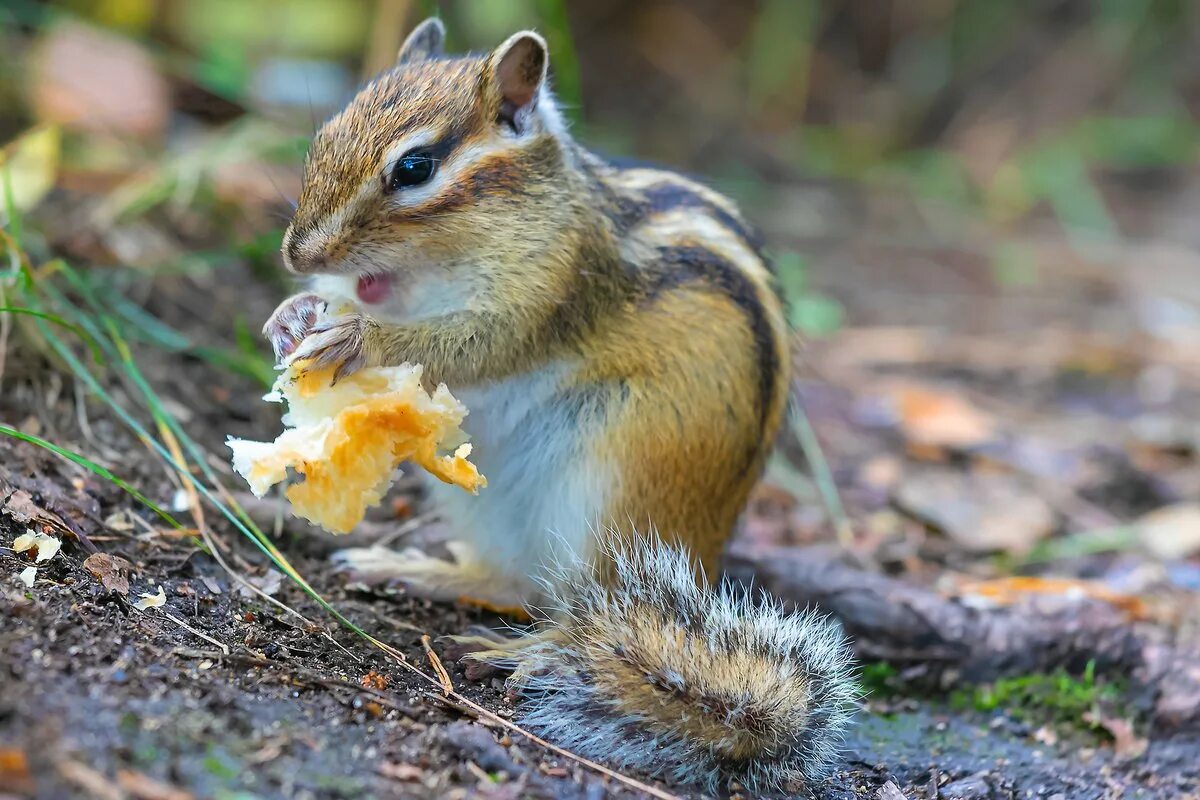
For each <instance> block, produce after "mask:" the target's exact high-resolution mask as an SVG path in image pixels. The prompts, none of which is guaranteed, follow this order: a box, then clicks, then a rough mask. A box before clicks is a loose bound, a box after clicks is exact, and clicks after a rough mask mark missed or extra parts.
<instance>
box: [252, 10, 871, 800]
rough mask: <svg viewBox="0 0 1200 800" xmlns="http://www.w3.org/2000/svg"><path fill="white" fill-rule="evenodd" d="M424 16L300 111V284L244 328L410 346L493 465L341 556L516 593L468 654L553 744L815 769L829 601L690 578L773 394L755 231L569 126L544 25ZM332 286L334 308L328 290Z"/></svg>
mask: <svg viewBox="0 0 1200 800" xmlns="http://www.w3.org/2000/svg"><path fill="white" fill-rule="evenodd" d="M444 38H445V30H444V28H443V26H442V24H441V22H439V21H438V20H436V19H430V20H426V21H425V22H424V23H422V24H421V25H420V26H419V27H417V28H416V30H415V31H413V33H412V34H411V35H410V36H409V37H408V39H407V40H406V41H405V43H404V46H403V47H402V49H401V50H400V53H399V56H398V58H397V61H396V64H395V65H394V66H393V67H392V68H391V69H389V70H388V71H386V72H384V73H383V74H382V75H380V76H378V77H377V78H375V79H374V80H373V81H372V82H370V83H369V84H367V85H366V86H365V88H363V89H362V90H361V91H360V92H359V93H358V95H357V96H356V97H354V99H353V100H352V101H351V102H350V104H349V105H348V106H347V107H346V108H345V109H344V110H342V111H341V112H340V113H338V114H337V115H336V116H334V117H333V118H332V119H330V120H329V121H328V122H327V123H326V124H325V125H324V126H323V127H322V128H321V129H320V130H319V132H318V133H317V134H316V137H315V139H314V141H313V143H312V147H311V149H310V151H309V153H308V158H307V161H306V165H305V173H304V183H303V188H302V190H301V193H300V198H299V204H298V207H297V209H296V212H295V216H294V218H293V219H292V221H291V225H290V226H289V227H288V229H287V232H286V235H285V236H284V240H283V256H284V262H285V263H286V265H287V267H288V269H289V270H291V271H292V272H294V273H297V274H299V275H305V276H310V279H309V291H307V292H305V293H302V294H299V295H296V296H294V297H291V298H289V299H288V300H285V301H284V302H283V303H282V304H281V305H280V306H279V308H278V309H277V310H276V311H275V313H274V314H273V315H272V317H271V319H270V321H268V323H267V325H266V327H265V329H264V333H265V334H266V335H267V336H268V337H269V338H270V339H271V342H272V344H273V346H274V348H275V352H276V355H277V357H278V358H279V359H282V360H287V361H291V360H299V359H311V360H312V362H313V363H314V364H315V365H316V366H323V367H331V366H332V367H336V369H337V374H338V375H345V374H348V373H350V372H353V371H354V370H357V369H360V368H362V367H365V366H384V365H398V364H402V363H405V362H411V363H420V364H423V365H424V368H425V375H426V376H427V378H428V379H429V380H430V381H431V382H434V383H437V382H444V383H446V384H447V385H448V386H449V387H450V388H451V389H452V390H453V391H454V392H455V394H456V395H457V396H459V397H460V398H461V399H462V400H463V402H464V403H465V404H466V405H467V407H468V408H470V409H471V414H470V416H469V417H468V418H467V420H466V422H465V424H464V428H465V430H466V432H467V433H468V434H469V435H470V437H471V441H472V443H473V445H474V458H475V460H476V463H477V464H478V466H479V468H480V470H481V472H483V473H484V474H485V475H487V477H488V482H489V488H488V489H486V490H485V491H484V492H482V493H481V494H480V495H479V496H477V497H475V496H469V495H467V494H466V493H463V492H461V491H458V490H455V489H454V488H452V487H446V486H442V485H440V484H438V485H433V486H431V487H430V492H431V495H432V499H433V501H434V502H435V503H436V504H437V505H438V507H439V508H440V511H441V512H442V513H443V514H444V516H445V517H446V519H447V520H448V521H449V523H450V525H451V528H452V530H453V532H454V535H455V537H456V541H454V542H453V543H452V544H451V545H450V552H451V554H452V556H453V558H454V560H453V561H450V560H442V559H436V558H433V557H430V556H427V555H423V554H421V553H419V552H415V551H412V550H408V551H405V552H393V551H390V550H386V549H383V548H358V549H351V550H344V551H342V552H341V553H340V554H339V556H338V558H340V560H341V562H342V564H343V565H344V567H345V568H346V569H347V570H348V571H350V572H351V573H354V574H356V575H357V576H359V577H361V578H363V579H367V580H396V581H400V582H402V583H404V584H406V585H408V586H409V587H410V590H411V591H413V592H414V593H417V594H423V595H425V596H428V597H432V598H437V599H442V600H455V599H459V598H462V597H469V598H472V599H476V600H478V601H481V602H483V603H486V604H488V605H490V606H493V607H497V608H502V607H513V606H524V607H526V608H529V609H533V610H534V611H532V613H534V615H535V617H537V618H538V619H540V620H541V623H540V625H538V626H537V627H536V632H534V633H530V634H526V635H524V636H518V637H516V638H514V639H504V640H499V639H497V640H490V639H489V640H486V642H487V648H486V649H484V650H481V651H478V652H475V653H473V654H471V657H473V658H476V659H482V660H484V661H489V662H492V663H497V664H501V665H504V666H507V667H509V668H512V669H513V670H514V673H513V678H512V679H511V680H512V681H513V682H514V684H515V685H516V686H517V688H518V689H520V694H521V696H522V698H523V699H522V705H521V706H520V709H521V710H520V714H521V719H522V721H523V724H524V725H525V726H526V727H527V728H529V729H531V730H532V731H534V732H537V733H540V734H541V735H543V736H545V737H546V738H548V739H550V740H552V741H554V742H556V743H558V744H560V745H562V746H564V747H567V748H569V749H571V750H573V751H575V752H577V753H579V754H581V755H585V756H588V757H591V758H594V759H597V760H600V761H604V762H607V763H609V764H612V765H613V766H615V767H617V768H620V769H626V770H630V771H635V772H638V773H640V774H642V775H644V776H646V777H650V778H655V779H661V780H665V781H669V782H673V783H676V784H680V785H690V786H698V787H700V788H701V789H702V790H704V791H709V792H720V791H723V790H725V789H726V788H727V787H728V786H729V782H730V781H737V782H739V783H740V784H741V785H742V786H744V787H746V788H747V789H749V790H751V791H772V790H778V789H788V788H791V789H795V788H797V787H803V786H806V785H807V786H811V785H812V784H813V782H814V781H817V780H820V779H821V778H822V777H823V776H825V775H826V774H828V772H829V771H830V770H831V768H832V765H833V762H834V758H835V756H836V753H837V748H838V744H839V742H840V739H841V736H842V734H843V732H844V730H845V729H846V727H847V726H848V725H849V722H850V717H851V710H852V707H853V705H854V703H855V699H856V688H855V682H854V680H853V678H852V676H851V657H850V653H849V649H848V647H847V645H846V643H845V640H844V638H843V636H842V633H841V631H840V628H838V627H837V626H836V625H835V624H834V623H832V622H829V621H827V620H825V619H824V618H822V617H820V616H817V615H815V614H813V613H787V612H785V611H784V610H782V609H781V607H780V605H779V604H778V603H777V602H774V601H771V600H770V599H768V598H765V597H761V596H758V595H755V594H753V593H751V592H749V591H745V590H741V589H734V588H730V587H727V586H720V585H717V584H713V583H710V581H714V580H715V579H716V577H717V565H718V559H719V557H720V555H721V552H722V549H723V548H724V546H725V544H726V542H727V540H728V539H729V537H730V534H731V532H732V530H733V528H734V526H735V524H736V522H737V518H738V516H739V514H740V513H741V511H742V508H743V506H744V504H745V502H746V498H747V496H748V494H749V492H750V489H751V487H752V485H753V484H754V483H755V481H756V480H757V479H758V477H759V475H760V473H761V470H762V468H763V465H764V461H765V459H766V457H767V455H768V452H769V450H770V447H771V444H772V442H773V440H774V438H775V435H776V432H777V430H778V428H779V425H780V418H781V416H782V413H783V409H784V406H785V404H786V402H787V394H788V391H787V387H788V363H789V356H788V338H787V331H786V328H785V323H784V320H783V317H782V314H781V309H780V304H779V301H778V300H777V298H776V296H775V294H774V293H773V290H772V280H771V275H770V273H769V271H768V268H767V266H766V265H765V263H764V260H763V256H762V254H761V253H760V251H759V244H758V239H757V237H756V235H755V234H754V233H753V232H752V230H751V229H750V227H749V226H748V225H747V224H746V223H745V222H744V221H743V220H742V217H741V216H740V214H739V212H738V211H737V209H736V208H735V207H734V206H733V204H732V203H731V202H730V201H729V200H727V199H726V198H724V197H722V196H721V195H719V194H717V193H715V192H713V191H711V190H709V189H707V188H705V187H704V186H702V185H700V184H698V183H695V182H692V181H690V180H687V179H685V178H683V177H680V176H679V175H676V174H674V173H671V172H666V171H662V170H658V169H646V168H630V169H626V168H621V167H617V166H613V165H612V164H610V163H608V162H606V161H605V160H603V159H601V158H599V157H597V156H596V155H593V154H592V153H590V152H588V151H587V150H585V149H584V148H583V147H581V146H580V145H579V144H577V143H576V142H575V141H574V140H573V139H572V138H571V136H570V134H569V133H568V131H567V128H566V126H565V125H564V122H563V119H562V116H561V115H560V112H559V110H558V108H557V107H556V106H555V101H554V97H553V96H552V94H551V92H550V89H549V86H548V84H547V67H548V60H549V58H548V53H547V47H546V42H545V41H544V40H543V39H542V38H541V37H540V36H539V35H538V34H536V33H534V32H531V31H525V32H521V33H517V34H515V35H513V36H512V37H510V38H509V39H508V40H507V41H506V42H504V43H503V44H502V45H500V46H499V47H498V48H497V49H495V50H494V51H492V52H491V53H488V54H486V55H482V56H478V55H465V56H448V55H445V54H444V53H443V42H444ZM334 303H337V304H339V305H341V304H343V303H350V304H352V307H353V309H354V310H353V311H351V312H350V313H345V314H342V315H340V316H335V317H322V318H319V317H318V313H319V312H321V311H323V310H324V309H325V308H331V307H332V306H333V304H334ZM433 483H435V484H436V482H433Z"/></svg>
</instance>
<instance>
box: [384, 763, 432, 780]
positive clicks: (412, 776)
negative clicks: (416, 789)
mask: <svg viewBox="0 0 1200 800" xmlns="http://www.w3.org/2000/svg"><path fill="white" fill-rule="evenodd" d="M378 769H379V774H380V775H382V776H383V777H385V778H391V779H392V780H394V781H419V780H421V778H423V777H425V771H424V770H422V769H421V768H419V767H414V766H413V765H412V764H392V763H390V762H387V761H384V762H383V763H382V764H380V765H379V768H378Z"/></svg>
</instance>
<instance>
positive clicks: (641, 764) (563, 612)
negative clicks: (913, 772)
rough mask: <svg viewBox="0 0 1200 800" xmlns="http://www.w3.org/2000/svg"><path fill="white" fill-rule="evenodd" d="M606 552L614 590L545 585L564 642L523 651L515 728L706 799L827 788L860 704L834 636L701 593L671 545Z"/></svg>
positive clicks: (733, 593) (740, 594)
mask: <svg viewBox="0 0 1200 800" xmlns="http://www.w3.org/2000/svg"><path fill="white" fill-rule="evenodd" d="M608 549H609V551H610V553H609V554H610V555H611V565H613V566H614V573H615V579H609V580H604V579H602V578H601V577H600V576H599V574H596V573H592V574H586V575H584V576H582V577H580V578H577V579H575V580H571V581H569V582H567V585H563V587H562V588H560V589H556V588H554V587H553V586H552V587H551V592H552V597H551V602H550V607H549V608H548V609H547V611H548V612H549V615H550V617H551V618H552V619H553V620H554V624H555V625H557V626H558V631H557V633H558V635H554V636H549V637H541V638H535V639H533V640H532V641H531V644H530V646H529V647H528V648H525V649H524V650H523V652H522V655H521V658H520V660H521V661H522V662H523V663H522V664H521V667H522V669H521V670H520V673H521V674H522V676H523V677H522V678H521V685H522V688H523V694H524V695H525V697H526V700H525V702H524V703H523V704H522V709H523V712H522V713H523V716H522V723H523V724H524V725H525V726H527V727H529V728H530V729H531V730H533V731H534V732H536V733H539V734H540V735H543V736H545V737H546V738H547V739H550V740H551V741H554V742H556V743H558V744H560V745H562V746H564V747H566V748H568V749H571V750H573V751H574V752H577V753H579V754H581V755H586V756H588V757H590V758H593V759H596V760H599V761H603V762H606V763H609V764H613V765H615V766H617V767H619V768H621V769H630V770H634V771H636V772H639V773H642V774H644V775H649V776H652V777H657V778H662V779H666V780H669V781H671V782H676V783H684V784H699V785H701V786H703V787H704V788H705V789H706V790H707V791H710V792H712V791H719V790H720V789H721V788H722V786H723V785H725V784H727V782H728V781H730V780H736V781H738V782H739V783H741V784H742V785H743V786H744V787H746V788H747V789H748V790H750V791H751V792H763V791H771V790H777V789H781V788H786V787H793V788H794V787H795V786H796V785H798V784H799V785H805V784H811V782H813V781H816V780H819V779H821V778H822V777H824V776H825V775H826V774H827V773H828V772H829V770H830V768H831V767H832V764H833V760H834V758H835V756H836V754H837V751H838V748H839V746H840V744H841V740H842V737H843V734H844V732H845V730H846V728H847V727H848V725H849V723H850V719H851V715H852V713H853V708H854V705H855V701H856V699H857V698H858V695H859V691H858V688H857V684H856V682H855V680H854V678H853V677H852V674H851V662H852V656H851V653H850V649H849V647H848V645H847V644H846V640H845V638H844V636H843V634H842V632H841V629H840V627H839V626H838V625H837V624H836V623H834V622H832V621H829V620H827V619H826V618H824V617H822V616H820V615H818V614H816V613H813V612H809V611H806V612H799V613H787V612H785V611H784V610H783V608H782V607H781V606H780V605H779V604H778V603H777V602H773V601H771V600H770V599H769V598H767V597H766V596H765V595H755V594H753V593H751V592H749V591H745V590H740V589H733V588H728V587H722V588H720V589H715V590H714V589H713V588H711V587H709V586H707V585H704V584H698V583H697V582H696V578H695V573H694V571H693V568H692V566H691V565H690V563H689V561H688V559H687V557H686V555H685V554H684V553H683V552H682V551H680V550H679V549H676V548H674V547H671V546H668V545H663V544H659V543H652V542H647V541H646V540H636V541H635V542H634V543H632V544H620V545H616V546H612V547H609V548H608ZM614 573H610V576H611V575H612V574H614Z"/></svg>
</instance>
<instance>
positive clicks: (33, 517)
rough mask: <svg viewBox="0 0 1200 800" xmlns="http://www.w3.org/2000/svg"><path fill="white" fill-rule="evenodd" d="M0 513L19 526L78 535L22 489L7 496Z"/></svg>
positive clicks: (61, 519) (56, 515)
mask: <svg viewBox="0 0 1200 800" xmlns="http://www.w3.org/2000/svg"><path fill="white" fill-rule="evenodd" d="M0 511H3V512H4V513H5V514H6V515H7V516H8V517H10V518H11V519H12V520H13V521H14V522H17V523H19V524H21V525H26V526H42V527H50V528H54V529H56V530H59V531H62V532H64V533H70V534H73V535H78V531H76V530H75V529H74V528H73V527H71V526H70V525H68V524H67V523H66V522H65V521H64V520H63V518H62V517H60V516H59V515H58V514H55V513H54V512H52V511H49V510H47V509H45V508H42V507H41V506H40V505H38V504H37V503H35V502H34V501H33V497H32V496H31V495H30V494H29V492H26V491H25V490H23V489H18V490H17V491H15V492H13V493H12V494H11V495H9V497H8V499H7V500H6V501H5V502H4V506H3V508H0Z"/></svg>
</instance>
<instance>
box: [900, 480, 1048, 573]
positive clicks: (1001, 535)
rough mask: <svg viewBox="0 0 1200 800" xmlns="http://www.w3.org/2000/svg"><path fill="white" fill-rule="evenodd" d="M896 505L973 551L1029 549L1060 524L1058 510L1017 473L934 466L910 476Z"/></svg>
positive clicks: (1019, 552) (988, 551)
mask: <svg viewBox="0 0 1200 800" xmlns="http://www.w3.org/2000/svg"><path fill="white" fill-rule="evenodd" d="M892 499H893V500H894V502H895V504H896V506H897V507H898V508H900V509H901V510H902V511H904V512H905V513H907V514H909V515H910V516H913V517H916V518H917V519H920V520H921V521H923V522H925V523H927V524H929V525H931V526H932V527H934V528H936V529H938V530H940V531H941V532H942V533H944V534H945V535H946V536H948V537H949V538H950V539H953V540H954V541H955V542H956V543H958V544H959V545H961V546H962V547H964V548H966V549H967V550H969V551H970V552H973V553H990V552H997V551H1005V552H1010V553H1016V554H1022V553H1027V552H1028V551H1029V550H1030V548H1032V547H1033V545H1034V544H1036V543H1037V542H1038V541H1040V540H1041V539H1043V538H1045V537H1046V536H1047V535H1049V534H1050V532H1051V531H1052V530H1053V528H1054V524H1055V515H1054V510H1053V509H1052V508H1051V507H1050V505H1049V504H1048V503H1047V502H1046V501H1045V500H1043V499H1042V498H1041V497H1040V496H1038V495H1036V494H1034V493H1033V492H1032V491H1030V490H1029V489H1027V488H1026V487H1025V486H1024V484H1023V483H1022V482H1021V481H1020V480H1019V479H1018V478H1017V477H1016V476H1013V475H1009V474H1005V473H973V474H962V473H959V472H955V471H951V470H946V469H936V470H935V469H930V470H926V471H923V472H917V473H916V474H913V475H910V476H908V477H906V478H905V479H904V480H903V481H902V482H901V484H900V486H899V487H898V488H897V489H896V491H895V492H894V493H893V495H892Z"/></svg>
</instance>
